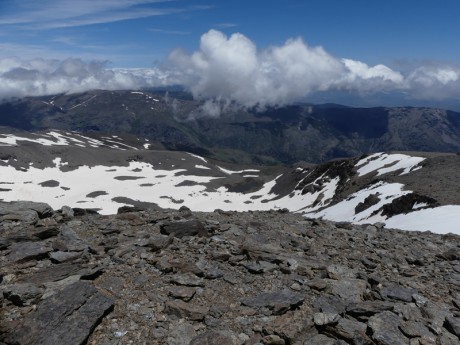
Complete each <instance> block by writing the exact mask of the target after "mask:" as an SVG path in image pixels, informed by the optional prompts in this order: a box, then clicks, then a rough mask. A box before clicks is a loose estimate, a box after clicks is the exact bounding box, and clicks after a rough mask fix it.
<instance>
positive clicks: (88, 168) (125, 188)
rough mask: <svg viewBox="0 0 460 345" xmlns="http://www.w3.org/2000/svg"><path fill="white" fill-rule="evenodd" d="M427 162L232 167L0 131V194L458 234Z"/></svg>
mask: <svg viewBox="0 0 460 345" xmlns="http://www.w3.org/2000/svg"><path fill="white" fill-rule="evenodd" d="M452 157H453V158H452V159H454V158H457V157H456V156H455V155H452ZM430 159H431V158H430V157H422V156H416V155H407V154H401V153H395V154H387V153H376V154H373V155H370V156H367V157H364V158H362V159H348V160H338V161H333V162H330V163H327V164H323V165H319V166H314V167H308V168H305V167H297V168H292V169H281V168H263V167H241V166H233V167H232V166H230V165H228V164H226V165H223V164H222V163H218V162H213V161H209V160H207V159H205V158H203V157H200V156H197V155H193V154H188V153H182V152H171V151H158V150H150V149H149V143H148V141H146V140H145V139H141V138H136V139H135V140H131V141H129V142H127V141H125V140H124V139H122V138H120V137H118V136H102V137H94V135H92V136H88V135H83V134H80V133H75V132H63V131H49V132H45V133H41V134H33V133H20V134H18V133H16V134H3V135H1V134H0V199H2V200H3V201H14V200H31V201H44V202H47V203H49V204H50V205H51V206H52V207H53V208H56V209H58V208H60V207H62V206H64V205H69V206H71V207H80V208H92V209H96V210H98V211H99V212H100V213H103V214H109V213H115V212H116V211H117V209H118V207H120V206H122V205H141V204H150V205H153V204H154V205H157V206H159V207H162V208H179V207H181V206H187V207H189V208H190V209H192V210H195V211H213V210H215V209H223V210H235V211H249V210H271V209H285V208H287V209H288V210H290V211H293V212H301V213H303V214H305V215H306V216H308V217H316V218H325V219H329V220H334V221H349V222H355V223H361V224H362V223H376V222H383V223H385V224H386V225H387V226H388V227H394V228H399V229H407V230H430V231H434V232H440V233H446V232H456V233H460V229H459V228H458V224H460V206H459V205H460V202H458V203H455V205H448V204H446V203H445V202H444V201H443V200H442V198H439V197H437V198H433V197H432V195H427V194H426V193H424V190H423V188H421V189H420V190H418V187H417V183H414V181H417V179H418V178H421V179H423V178H426V176H425V175H426V173H425V172H424V171H426V170H427V169H428V170H429V169H433V168H432V167H431V168H430V167H429V166H430V164H426V162H427V161H430ZM452 164H456V161H455V162H453V163H452ZM425 165H426V166H425ZM454 170H455V169H454ZM424 174H425V175H424ZM454 178H455V177H454ZM411 181H412V182H411ZM409 182H411V183H410V184H411V186H412V187H414V190H412V189H411V188H408V187H407V186H406V184H407V183H409ZM453 183H456V182H453ZM421 191H422V192H421ZM459 194H460V193H459ZM457 198H458V197H457Z"/></svg>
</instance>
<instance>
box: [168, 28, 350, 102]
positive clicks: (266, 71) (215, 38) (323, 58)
mask: <svg viewBox="0 0 460 345" xmlns="http://www.w3.org/2000/svg"><path fill="white" fill-rule="evenodd" d="M169 66H170V68H172V69H173V70H174V71H175V73H176V74H178V75H180V76H181V77H182V84H184V85H186V86H188V87H189V89H190V90H191V92H192V93H193V95H194V96H195V97H197V98H202V99H206V98H215V99H229V100H235V101H237V102H239V103H241V104H243V105H246V106H253V105H257V104H261V105H273V104H282V103H286V102H289V101H292V100H294V99H296V98H299V97H302V96H304V95H305V94H307V93H309V92H310V91H312V90H318V89H319V90H321V89H327V88H328V87H329V85H330V82H331V81H333V80H335V79H337V78H339V77H340V75H341V74H342V73H343V72H344V66H343V64H341V63H340V62H339V61H338V60H336V59H334V58H333V57H332V56H330V55H329V54H328V53H326V52H325V51H324V50H323V49H322V48H321V47H315V48H310V47H308V46H307V45H306V44H305V43H304V42H303V41H302V40H301V39H292V40H288V41H287V42H286V43H285V44H284V45H283V46H280V47H271V48H269V49H267V50H265V51H262V52H259V51H258V50H257V48H256V46H255V44H254V43H253V42H252V41H251V40H249V39H248V38H247V37H245V36H244V35H242V34H233V35H231V36H230V37H227V36H226V35H224V34H223V33H222V32H219V31H216V30H211V31H209V32H208V33H206V34H204V35H203V36H202V37H201V42H200V49H199V50H198V51H197V52H194V53H193V54H190V55H189V54H187V53H185V52H184V51H182V50H175V51H173V52H172V53H171V55H170V56H169Z"/></svg>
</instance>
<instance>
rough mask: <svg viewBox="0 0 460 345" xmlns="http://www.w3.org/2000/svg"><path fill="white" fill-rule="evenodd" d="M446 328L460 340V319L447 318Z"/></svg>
mask: <svg viewBox="0 0 460 345" xmlns="http://www.w3.org/2000/svg"><path fill="white" fill-rule="evenodd" d="M445 327H446V328H447V329H448V330H449V331H450V332H452V333H453V334H455V335H456V336H457V337H459V338H460V318H458V317H446V322H445Z"/></svg>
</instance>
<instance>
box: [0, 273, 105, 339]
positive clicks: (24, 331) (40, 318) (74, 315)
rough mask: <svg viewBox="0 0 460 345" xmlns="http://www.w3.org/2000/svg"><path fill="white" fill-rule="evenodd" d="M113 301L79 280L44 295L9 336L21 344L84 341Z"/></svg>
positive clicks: (8, 337)
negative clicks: (40, 301) (57, 291)
mask: <svg viewBox="0 0 460 345" xmlns="http://www.w3.org/2000/svg"><path fill="white" fill-rule="evenodd" d="M113 305H114V301H113V300H112V299H111V298H109V297H107V296H105V295H103V294H102V293H101V292H99V290H97V289H96V288H95V287H94V286H93V285H92V284H90V283H87V282H83V281H78V282H76V283H74V284H72V285H70V286H68V287H67V288H65V289H64V290H62V291H61V292H59V293H57V294H55V295H53V296H51V297H49V298H47V299H45V300H44V301H43V302H42V303H40V304H39V305H38V308H37V310H36V311H34V312H33V313H32V314H29V315H28V316H27V317H26V318H25V319H24V321H23V322H22V323H21V324H20V325H19V326H18V327H17V328H16V329H14V330H13V331H12V332H11V333H10V334H9V336H7V341H6V343H12V344H16V343H17V344H21V345H36V344H40V345H62V344H75V345H80V344H85V343H86V341H87V339H88V337H89V336H90V335H91V333H92V331H93V330H94V328H95V327H96V326H97V325H98V324H99V323H100V321H101V320H102V318H103V317H104V316H105V315H107V314H108V313H109V312H110V311H112V309H113Z"/></svg>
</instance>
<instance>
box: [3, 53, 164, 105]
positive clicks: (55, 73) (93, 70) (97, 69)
mask: <svg viewBox="0 0 460 345" xmlns="http://www.w3.org/2000/svg"><path fill="white" fill-rule="evenodd" d="M148 72H149V73H142V72H141V71H139V70H128V71H127V70H111V69H107V68H106V64H105V62H100V61H92V62H85V61H83V60H80V59H66V60H63V61H60V60H51V59H48V60H46V59H34V60H27V61H23V60H20V59H17V58H8V59H0V99H5V98H8V97H21V96H40V95H50V94H57V93H62V92H67V93H74V92H82V91H86V90H90V89H109V90H114V89H135V88H139V87H142V86H156V85H161V83H162V74H161V72H160V71H158V72H156V70H153V69H149V71H148Z"/></svg>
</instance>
